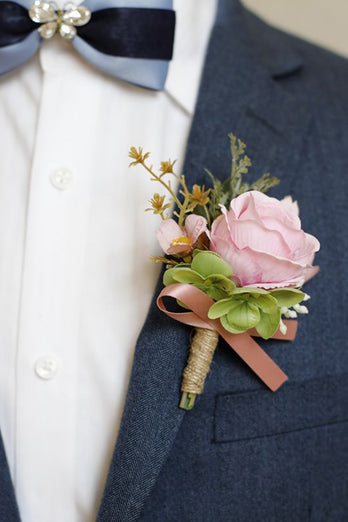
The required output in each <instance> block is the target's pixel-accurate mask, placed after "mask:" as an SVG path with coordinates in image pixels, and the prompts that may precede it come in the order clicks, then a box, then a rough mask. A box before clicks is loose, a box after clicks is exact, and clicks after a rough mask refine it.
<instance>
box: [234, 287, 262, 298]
mask: <svg viewBox="0 0 348 522" xmlns="http://www.w3.org/2000/svg"><path fill="white" fill-rule="evenodd" d="M233 293H234V294H250V295H255V296H257V295H269V292H267V290H263V288H256V287H255V288H254V287H252V286H243V287H237V288H236V289H235V291H234V292H233Z"/></svg>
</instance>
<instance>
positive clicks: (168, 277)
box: [163, 268, 177, 286]
mask: <svg viewBox="0 0 348 522" xmlns="http://www.w3.org/2000/svg"><path fill="white" fill-rule="evenodd" d="M174 272H175V268H168V270H166V271H165V272H164V274H163V284H164V286H169V285H173V284H175V283H177V281H176V279H174V277H173V275H174Z"/></svg>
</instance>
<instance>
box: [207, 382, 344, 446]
mask: <svg viewBox="0 0 348 522" xmlns="http://www.w3.org/2000/svg"><path fill="white" fill-rule="evenodd" d="M347 420H348V374H343V375H338V376H335V377H323V378H319V379H314V380H310V381H304V382H300V383H287V384H285V385H284V386H283V387H282V388H281V389H280V390H278V391H277V392H275V393H273V392H271V391H269V390H262V391H260V390H258V391H252V392H242V393H227V394H221V395H217V397H216V404H215V422H214V440H215V442H237V441H242V440H248V439H253V438H259V437H270V436H272V435H279V434H284V433H290V432H294V431H300V430H307V429H312V428H318V427H320V426H325V425H330V424H337V423H341V422H345V421H347Z"/></svg>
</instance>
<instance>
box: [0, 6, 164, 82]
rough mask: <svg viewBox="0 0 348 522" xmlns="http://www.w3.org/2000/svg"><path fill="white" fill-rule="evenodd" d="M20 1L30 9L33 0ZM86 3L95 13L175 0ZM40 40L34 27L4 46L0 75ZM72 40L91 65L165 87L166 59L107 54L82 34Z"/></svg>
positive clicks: (30, 53) (28, 54)
mask: <svg viewBox="0 0 348 522" xmlns="http://www.w3.org/2000/svg"><path fill="white" fill-rule="evenodd" d="M1 1H3V0H0V2H1ZM17 3H19V4H21V5H22V6H23V7H25V8H27V9H28V10H29V8H30V7H31V5H32V4H33V0H17ZM83 5H85V6H86V7H88V8H89V9H90V10H91V12H92V13H93V11H97V10H101V9H107V8H111V7H140V8H155V9H156V8H157V9H172V8H173V0H133V1H132V0H127V1H126V0H85V1H84V2H83ZM40 44H41V37H40V35H39V33H38V31H34V32H32V33H31V34H30V35H29V36H28V37H27V38H25V39H24V40H22V41H21V42H18V43H16V44H13V45H8V46H6V47H1V48H0V76H1V75H3V74H5V73H7V72H9V71H11V70H13V69H16V68H17V67H19V66H21V65H23V64H24V63H25V62H27V61H28V60H29V59H30V58H31V57H32V56H34V55H35V54H36V53H37V51H38V49H39V47H40ZM71 44H72V45H73V46H74V48H75V49H76V51H77V52H78V53H79V54H80V55H81V56H83V58H85V60H87V61H88V62H89V63H90V64H91V65H93V66H94V67H96V68H97V69H99V70H101V71H102V72H104V73H106V74H108V75H110V76H112V77H114V78H117V79H120V80H124V81H126V82H130V83H133V84H135V85H139V86H141V87H146V88H149V89H154V90H162V89H163V88H164V85H165V82H166V78H167V74H168V68H169V62H168V61H166V60H152V59H142V58H127V57H123V56H111V55H107V54H104V53H102V52H100V51H98V50H97V49H95V48H94V47H92V46H90V45H88V44H87V43H86V42H85V41H84V40H83V39H82V38H80V37H79V36H76V37H75V38H74V40H72V42H71Z"/></svg>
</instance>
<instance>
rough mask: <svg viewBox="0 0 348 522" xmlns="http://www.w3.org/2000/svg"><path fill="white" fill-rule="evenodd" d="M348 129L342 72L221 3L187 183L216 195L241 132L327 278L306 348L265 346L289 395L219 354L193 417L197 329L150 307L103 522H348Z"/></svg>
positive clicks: (4, 521) (314, 284) (3, 501)
mask: <svg viewBox="0 0 348 522" xmlns="http://www.w3.org/2000/svg"><path fill="white" fill-rule="evenodd" d="M183 81H185V79H184V78H183ZM347 124H348V62H347V61H346V60H345V59H343V58H340V57H338V56H335V55H334V54H332V53H330V52H328V51H326V50H323V49H320V48H318V47H315V46H313V45H310V44H308V43H306V42H304V41H302V40H299V39H297V38H294V37H292V36H289V35H286V34H284V33H282V32H280V31H278V30H275V29H273V28H271V27H269V26H268V25H266V24H264V23H263V22H262V21H260V20H259V19H258V18H256V17H255V16H253V15H252V14H251V13H249V12H248V11H247V10H245V9H244V8H243V7H242V6H241V4H240V3H239V1H238V0H220V3H219V11H218V15H217V20H216V23H215V26H214V29H213V32H212V36H211V40H210V44H209V48H208V52H207V58H206V64H205V68H204V72H203V77H202V82H201V88H200V93H199V98H198V102H197V107H196V111H195V116H194V120H193V124H192V129H191V133H190V138H189V143H188V148H187V156H186V162H185V168H184V172H185V174H186V176H187V179H188V182H189V184H190V185H192V184H193V183H205V184H206V185H207V184H208V180H207V178H206V175H205V172H204V167H207V168H209V169H210V170H211V171H212V172H214V173H215V175H218V176H220V177H221V178H222V179H223V178H226V177H227V176H228V172H229V166H230V163H229V162H230V158H229V147H228V139H227V134H228V133H229V132H231V131H232V132H234V133H235V134H236V135H237V136H239V137H240V138H242V139H243V140H244V141H245V142H246V143H247V145H248V153H249V154H250V155H251V156H252V157H253V158H254V159H255V161H254V172H255V175H256V174H258V175H260V174H262V173H263V172H267V171H270V172H272V174H274V175H277V176H278V177H279V178H280V179H281V184H280V185H279V187H277V188H276V189H273V191H272V194H273V195H275V196H276V197H283V196H285V195H287V194H291V195H292V196H293V198H294V199H296V200H297V201H298V202H299V205H300V210H301V218H302V222H303V227H304V229H305V230H306V231H308V232H311V233H312V234H314V235H316V236H317V237H318V238H319V239H320V241H321V252H320V253H319V255H318V256H317V261H318V264H320V266H321V272H320V274H319V275H318V276H317V277H316V278H315V279H313V280H312V281H311V282H310V283H309V284H308V285H307V286H306V291H307V292H309V293H310V294H311V296H312V300H311V302H310V304H309V307H310V315H309V316H308V317H306V319H305V320H303V321H302V320H300V324H299V331H298V335H297V339H296V340H295V341H294V342H292V343H286V342H281V341H267V342H263V343H262V346H263V348H264V349H265V350H266V351H267V353H269V354H270V355H271V357H272V358H273V359H274V360H275V361H276V362H277V364H279V366H280V367H281V368H282V369H283V370H284V371H285V372H286V373H287V374H288V376H289V381H288V383H286V384H285V385H284V386H283V387H282V388H281V389H280V390H279V391H278V392H276V393H272V392H271V391H269V390H268V389H266V388H265V386H264V385H263V384H262V383H261V382H260V381H259V380H258V378H257V377H256V376H255V375H254V374H253V373H252V372H251V371H250V370H249V369H248V367H246V365H245V364H243V362H241V361H240V360H239V359H238V356H237V355H236V354H235V353H234V352H233V351H232V350H231V349H230V348H229V347H228V346H226V345H225V344H224V342H220V344H219V347H218V350H217V353H216V354H215V358H214V362H213V366H212V370H211V372H210V375H209V377H208V379H207V382H206V386H205V390H204V394H203V395H202V396H201V397H200V398H199V399H198V400H197V402H196V406H195V408H194V410H192V411H190V412H184V411H182V410H180V409H179V408H178V399H179V396H180V379H181V373H182V369H183V367H184V365H185V361H186V357H187V350H188V346H189V335H190V328H188V327H186V326H184V325H181V324H180V323H177V322H174V321H172V320H171V319H169V318H167V317H166V316H164V315H163V314H161V313H160V312H159V311H158V309H157V307H156V305H155V303H153V305H152V306H151V309H150V311H149V315H148V318H147V321H146V323H145V325H144V328H143V330H142V333H141V335H140V337H139V340H138V343H137V347H136V353H135V359H134V365H133V371H132V376H131V381H130V386H129V391H128V396H127V402H126V406H125V411H124V415H123V420H122V424H121V429H120V433H119V437H118V440H117V444H116V447H115V451H114V455H113V458H112V462H111V465H110V470H109V475H108V480H107V484H106V488H105V492H104V496H103V500H102V503H101V507H100V511H99V515H98V522H133V521H139V522H210V521H214V522H230V521H231V522H232V521H233V522H307V521H308V522H309V521H311V522H346V521H347V520H348V398H347V392H348V384H347V383H348V381H347V373H348V346H347V345H348V341H347V339H348V320H347V309H348V308H347V283H348V277H347V273H348V234H347V222H348V216H347V201H348V126H347ZM159 288H160V284H159V287H158V289H157V290H156V292H158V291H159ZM87 436H88V434H87ZM96 450H97V448H96ZM0 465H1V467H0V521H1V522H18V521H19V515H18V510H17V507H16V501H15V495H14V491H13V487H12V484H11V479H10V475H9V472H8V467H7V464H6V456H5V453H4V450H3V448H2V446H1V447H0ZM47 522H49V514H48V518H47ZM62 522H64V521H62Z"/></svg>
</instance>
